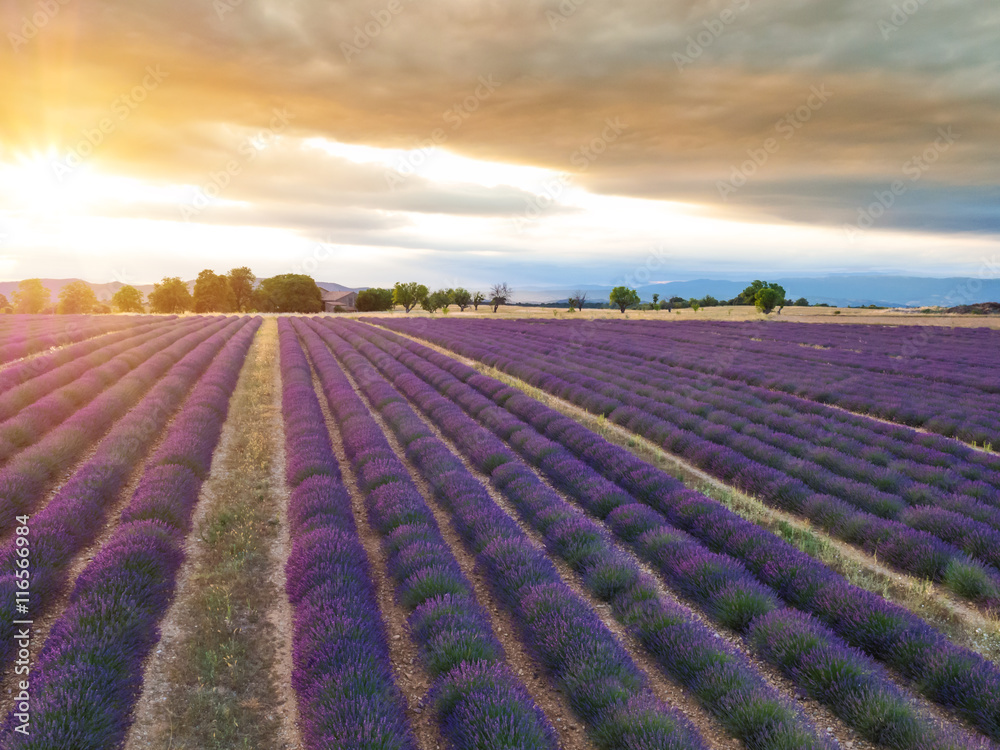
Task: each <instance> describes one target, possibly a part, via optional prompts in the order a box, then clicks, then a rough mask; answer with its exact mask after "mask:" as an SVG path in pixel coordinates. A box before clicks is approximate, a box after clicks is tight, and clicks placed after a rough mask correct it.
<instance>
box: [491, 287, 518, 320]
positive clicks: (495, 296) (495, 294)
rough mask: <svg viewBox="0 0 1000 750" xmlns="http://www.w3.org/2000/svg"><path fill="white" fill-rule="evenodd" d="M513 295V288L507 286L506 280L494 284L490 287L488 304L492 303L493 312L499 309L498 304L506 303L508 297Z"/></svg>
mask: <svg viewBox="0 0 1000 750" xmlns="http://www.w3.org/2000/svg"><path fill="white" fill-rule="evenodd" d="M513 296H514V290H513V289H511V288H510V287H509V286H507V282H506V281H502V282H500V283H499V284H494V285H493V288H492V289H490V304H491V305H493V312H496V311H497V310H499V309H500V305H506V304H507V303H508V302H510V298H511V297H513Z"/></svg>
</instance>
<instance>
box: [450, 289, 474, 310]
mask: <svg viewBox="0 0 1000 750" xmlns="http://www.w3.org/2000/svg"><path fill="white" fill-rule="evenodd" d="M451 301H452V302H454V303H455V304H456V305H458V309H459V310H460V311H462V312H465V308H467V307H468V306H469V305H471V304H472V294H470V293H469V290H468V289H463V288H462V287H459V288H458V289H455V290H454V291H453V292H452V295H451Z"/></svg>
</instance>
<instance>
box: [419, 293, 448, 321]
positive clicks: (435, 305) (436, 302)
mask: <svg viewBox="0 0 1000 750" xmlns="http://www.w3.org/2000/svg"><path fill="white" fill-rule="evenodd" d="M450 301H451V300H450V298H449V296H448V290H447V289H438V290H437V291H436V292H432V293H431V294H425V295H424V298H423V299H422V300H420V307H421V308H422V309H424V310H426V311H427V312H429V313H431V314H432V315H433V314H434V313H435V312H437V311H438V310H440V309H441V308H445V312H447V307H448V303H449V302H450Z"/></svg>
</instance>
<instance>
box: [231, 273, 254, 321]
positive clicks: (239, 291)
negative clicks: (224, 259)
mask: <svg viewBox="0 0 1000 750" xmlns="http://www.w3.org/2000/svg"><path fill="white" fill-rule="evenodd" d="M226 278H227V279H228V280H229V288H230V289H232V290H233V311H234V312H248V311H249V310H250V308H251V306H252V305H253V290H254V287H255V286H256V284H257V277H256V276H254V275H253V271H251V270H250V269H249V268H247V267H246V266H240V267H239V268H234V269H232V270H231V271H230V272H229V273H228V274H227V276H226Z"/></svg>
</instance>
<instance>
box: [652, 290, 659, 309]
mask: <svg viewBox="0 0 1000 750" xmlns="http://www.w3.org/2000/svg"><path fill="white" fill-rule="evenodd" d="M653 309H654V310H659V309H660V295H659V294H655V293H654V294H653Z"/></svg>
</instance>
